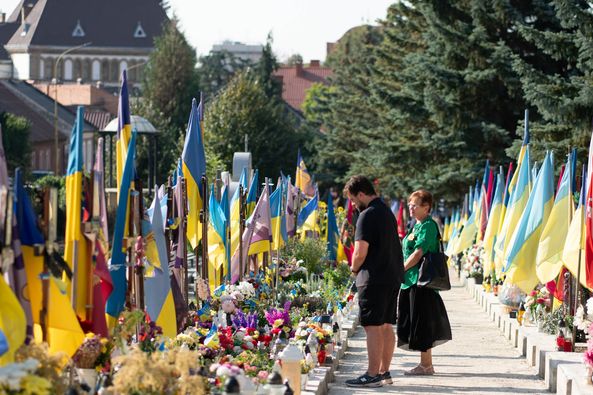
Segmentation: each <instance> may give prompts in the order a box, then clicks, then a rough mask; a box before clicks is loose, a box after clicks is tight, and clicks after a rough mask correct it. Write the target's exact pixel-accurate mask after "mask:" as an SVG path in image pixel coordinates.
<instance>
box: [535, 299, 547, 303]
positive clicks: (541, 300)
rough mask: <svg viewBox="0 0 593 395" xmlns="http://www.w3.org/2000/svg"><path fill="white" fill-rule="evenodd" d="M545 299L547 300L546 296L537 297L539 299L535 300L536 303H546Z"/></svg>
mask: <svg viewBox="0 0 593 395" xmlns="http://www.w3.org/2000/svg"><path fill="white" fill-rule="evenodd" d="M545 301H546V300H545V299H544V298H537V299H536V300H535V302H536V303H538V304H544V303H545Z"/></svg>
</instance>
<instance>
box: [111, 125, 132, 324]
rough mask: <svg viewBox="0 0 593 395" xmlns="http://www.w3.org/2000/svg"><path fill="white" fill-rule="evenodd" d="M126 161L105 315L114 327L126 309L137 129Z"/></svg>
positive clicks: (121, 182)
mask: <svg viewBox="0 0 593 395" xmlns="http://www.w3.org/2000/svg"><path fill="white" fill-rule="evenodd" d="M127 151H128V153H127V155H126V163H125V166H124V169H123V173H122V178H121V180H120V183H119V185H120V191H121V192H120V194H119V197H118V205H117V211H116V212H115V227H114V229H113V243H112V252H111V261H110V263H109V272H110V273H111V279H112V280H113V291H112V292H111V295H109V298H108V299H107V305H106V306H105V315H106V318H107V325H108V326H109V328H113V327H114V326H115V323H116V322H117V319H118V317H119V314H120V313H121V312H122V311H123V309H124V304H125V302H126V291H127V289H128V285H127V284H128V283H127V280H126V249H125V248H124V246H123V241H124V238H125V231H126V229H125V228H126V223H127V222H128V210H129V204H130V188H131V185H132V178H133V177H134V175H133V173H134V157H135V155H136V131H133V132H132V137H131V138H130V144H129V146H128V149H127Z"/></svg>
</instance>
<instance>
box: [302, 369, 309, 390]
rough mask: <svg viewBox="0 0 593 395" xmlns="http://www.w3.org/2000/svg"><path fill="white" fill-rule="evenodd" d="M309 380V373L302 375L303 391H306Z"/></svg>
mask: <svg viewBox="0 0 593 395" xmlns="http://www.w3.org/2000/svg"><path fill="white" fill-rule="evenodd" d="M308 380H309V374H308V373H301V390H303V391H304V390H305V388H306V387H307V381H308Z"/></svg>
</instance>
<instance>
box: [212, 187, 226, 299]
mask: <svg viewBox="0 0 593 395" xmlns="http://www.w3.org/2000/svg"><path fill="white" fill-rule="evenodd" d="M208 202H209V203H208V204H209V207H208V208H209V211H210V215H209V216H208V217H209V218H208V280H209V282H210V288H211V289H215V288H216V287H217V286H218V285H220V277H221V270H224V268H225V267H226V266H227V265H226V263H227V261H226V260H227V252H226V250H227V249H226V241H227V240H226V218H225V217H224V212H223V211H222V208H221V207H220V204H219V203H218V201H217V200H216V197H215V196H214V186H212V187H211V190H210V199H209V201H208Z"/></svg>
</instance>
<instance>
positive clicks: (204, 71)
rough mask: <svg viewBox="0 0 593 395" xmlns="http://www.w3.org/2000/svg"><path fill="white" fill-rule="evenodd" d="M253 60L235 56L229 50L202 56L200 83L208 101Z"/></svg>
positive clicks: (199, 71)
mask: <svg viewBox="0 0 593 395" xmlns="http://www.w3.org/2000/svg"><path fill="white" fill-rule="evenodd" d="M249 66H252V62H251V61H249V60H246V59H241V58H238V57H236V56H234V55H233V54H232V53H230V52H228V51H219V52H210V53H209V54H208V55H205V56H202V57H200V66H199V67H198V78H199V85H200V89H201V90H202V93H203V94H204V97H205V98H206V100H207V101H209V100H211V99H212V98H214V96H216V94H217V93H218V92H219V91H220V90H221V89H223V88H224V87H225V86H226V84H228V82H229V81H230V80H231V78H233V76H234V75H235V74H236V73H237V72H238V71H241V70H243V69H245V68H246V67H249Z"/></svg>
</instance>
